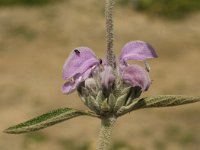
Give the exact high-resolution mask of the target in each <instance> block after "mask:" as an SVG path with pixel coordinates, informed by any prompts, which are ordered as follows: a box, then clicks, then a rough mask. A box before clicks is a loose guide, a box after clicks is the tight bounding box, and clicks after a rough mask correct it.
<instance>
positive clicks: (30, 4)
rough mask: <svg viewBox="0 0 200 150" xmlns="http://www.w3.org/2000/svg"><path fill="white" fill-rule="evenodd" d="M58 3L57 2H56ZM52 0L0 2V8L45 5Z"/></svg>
mask: <svg viewBox="0 0 200 150" xmlns="http://www.w3.org/2000/svg"><path fill="white" fill-rule="evenodd" d="M57 1H58V0H57ZM50 2H54V0H0V6H14V5H28V6H35V5H45V4H48V3H50Z"/></svg>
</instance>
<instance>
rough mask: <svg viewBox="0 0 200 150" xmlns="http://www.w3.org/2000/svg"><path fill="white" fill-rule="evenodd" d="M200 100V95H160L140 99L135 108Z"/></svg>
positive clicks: (166, 105) (182, 103)
mask: <svg viewBox="0 0 200 150" xmlns="http://www.w3.org/2000/svg"><path fill="white" fill-rule="evenodd" d="M198 101H200V96H196V97H195V96H182V95H160V96H154V97H146V98H142V99H140V100H139V101H138V103H137V104H136V105H135V109H140V108H152V107H169V106H178V105H184V104H189V103H195V102H198Z"/></svg>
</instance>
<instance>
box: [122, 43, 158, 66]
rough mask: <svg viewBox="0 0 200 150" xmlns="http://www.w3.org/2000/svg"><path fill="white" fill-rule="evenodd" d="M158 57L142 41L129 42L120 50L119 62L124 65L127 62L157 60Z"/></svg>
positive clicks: (148, 45)
mask: <svg viewBox="0 0 200 150" xmlns="http://www.w3.org/2000/svg"><path fill="white" fill-rule="evenodd" d="M157 57H158V55H157V54H156V51H155V50H154V48H153V47H152V46H151V45H150V44H148V43H146V42H143V41H131V42H128V43H127V44H125V45H124V47H123V48H122V52H121V55H120V57H119V61H120V63H121V64H124V63H126V62H127V61H128V60H142V61H143V60H146V59H150V58H157Z"/></svg>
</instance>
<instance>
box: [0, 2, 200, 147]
mask: <svg viewBox="0 0 200 150" xmlns="http://www.w3.org/2000/svg"><path fill="white" fill-rule="evenodd" d="M103 6H104V3H103V2H102V1H94V0H85V1H84V3H80V0H70V1H68V2H63V3H58V4H54V5H48V6H44V7H39V8H38V7H31V8H30V7H28V8H24V7H12V8H9V7H8V8H0V119H1V123H0V130H1V131H3V130H4V129H5V128H7V127H9V126H11V125H14V124H16V123H19V122H22V121H25V120H27V119H30V118H32V117H34V116H36V115H39V114H42V113H44V112H47V111H49V110H52V109H56V108H59V107H72V108H78V109H87V108H86V107H85V106H84V105H83V104H82V102H81V101H80V100H79V98H78V96H77V94H76V93H73V94H70V95H63V94H62V93H61V91H60V88H61V85H62V84H63V80H62V78H61V76H62V75H61V72H62V65H63V63H64V61H65V59H66V58H67V56H68V54H69V53H70V51H71V50H72V49H74V48H75V47H78V46H88V47H90V48H92V49H93V50H94V51H95V53H96V55H97V56H98V57H104V55H105V54H104V52H105V33H104V30H105V28H104V15H103ZM199 24H200V14H194V15H191V16H188V18H187V19H185V20H182V21H177V22H175V21H173V22H172V21H165V20H160V19H158V18H149V17H147V16H145V15H143V14H138V13H136V12H133V11H132V10H131V8H127V7H126V8H125V7H122V8H121V7H116V9H115V52H116V54H119V53H120V49H121V47H122V46H123V45H124V44H125V43H126V42H128V41H130V40H137V39H138V40H144V41H147V42H149V43H151V44H152V45H153V46H154V47H155V48H156V50H157V53H158V54H159V59H155V60H150V61H149V63H150V65H151V68H152V71H151V78H152V79H153V80H154V82H153V84H152V86H151V88H150V90H149V91H148V92H146V93H144V94H143V96H146V95H158V94H181V95H199V93H200V88H199V85H200V78H199V77H200V69H199V64H200V27H199ZM199 114H200V103H196V104H190V105H186V106H180V107H174V108H164V109H147V110H139V111H136V112H133V113H131V114H130V115H127V116H125V117H122V118H119V119H118V122H117V124H116V126H115V128H114V132H113V142H116V141H118V142H124V143H126V144H127V145H131V146H132V148H128V146H124V148H123V150H129V149H130V150H132V149H133V150H199V147H200V134H199V133H200V118H199ZM99 126H100V121H99V120H96V119H94V118H88V117H82V118H75V119H72V120H70V121H68V122H65V123H62V124H59V125H56V126H54V127H51V128H48V129H45V130H43V131H39V132H36V133H35V134H25V135H7V134H4V133H0V150H36V149H37V150H47V149H48V150H58V149H60V150H64V149H65V150H66V149H72V148H69V147H66V146H65V143H66V142H67V141H68V142H72V141H73V142H74V143H75V144H76V145H81V144H83V143H85V142H88V143H89V145H90V148H89V149H91V150H93V149H95V148H94V146H95V140H96V138H97V135H98V130H99ZM70 139H71V140H72V141H70ZM63 141H64V142H63ZM63 143H64V144H63Z"/></svg>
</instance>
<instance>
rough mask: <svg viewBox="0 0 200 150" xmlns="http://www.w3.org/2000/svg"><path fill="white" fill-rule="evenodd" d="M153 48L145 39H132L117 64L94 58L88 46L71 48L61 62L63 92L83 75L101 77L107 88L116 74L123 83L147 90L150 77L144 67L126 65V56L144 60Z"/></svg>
mask: <svg viewBox="0 0 200 150" xmlns="http://www.w3.org/2000/svg"><path fill="white" fill-rule="evenodd" d="M156 57H157V54H156V52H155V50H154V49H153V48H152V47H151V46H150V45H149V44H148V43H146V42H143V41H131V42H129V43H127V44H126V45H125V46H124V47H123V48H122V52H121V54H120V57H119V65H116V68H112V67H111V66H108V65H107V63H106V62H102V60H101V59H97V58H96V56H95V54H94V52H93V51H92V50H91V49H89V48H87V47H79V48H76V49H75V50H74V51H72V52H71V54H70V56H69V57H68V59H67V60H66V62H65V64H64V66H63V79H64V80H66V82H65V84H64V85H63V87H62V92H63V93H67V94H68V93H71V92H73V91H74V90H76V89H77V88H78V86H79V85H80V84H81V83H83V82H85V80H86V79H89V78H94V79H95V80H100V82H99V83H100V84H101V86H102V88H104V89H109V90H110V88H112V86H113V85H114V83H115V78H117V77H119V78H121V79H122V80H123V82H124V83H126V84H128V85H130V86H132V87H136V86H137V87H140V88H141V90H142V91H146V90H147V89H148V88H149V86H150V84H151V80H150V77H149V74H148V72H147V70H145V68H143V67H141V66H139V65H135V64H134V65H129V64H128V63H127V61H128V60H138V61H146V60H147V59H149V58H156Z"/></svg>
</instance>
